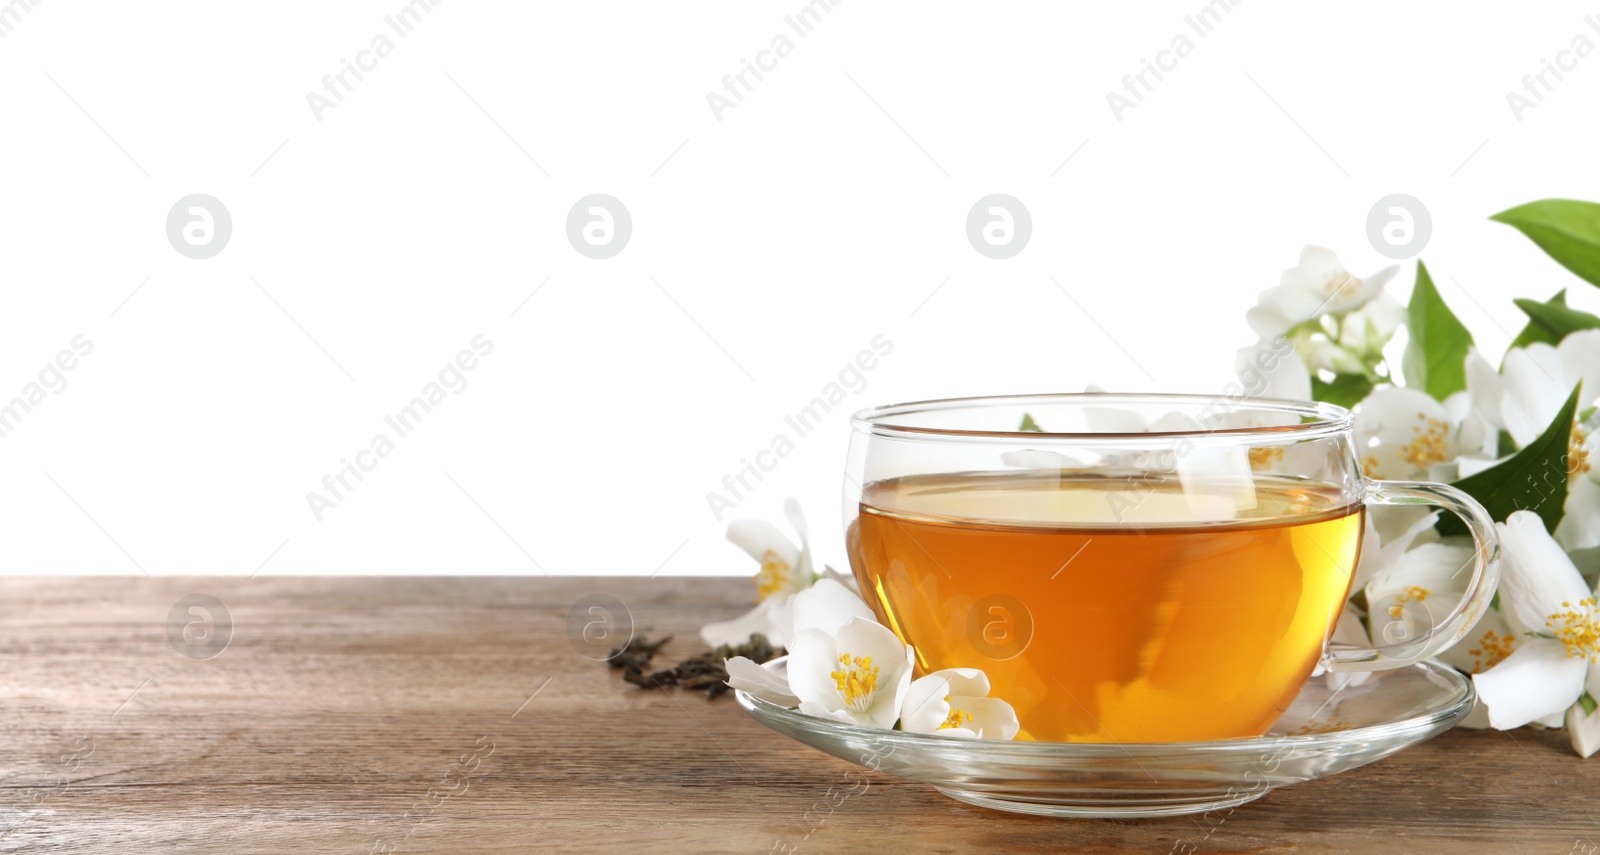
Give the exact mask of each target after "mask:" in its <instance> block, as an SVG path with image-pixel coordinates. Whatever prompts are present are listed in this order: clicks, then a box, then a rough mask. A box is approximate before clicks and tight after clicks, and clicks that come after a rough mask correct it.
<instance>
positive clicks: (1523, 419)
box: [1500, 342, 1578, 448]
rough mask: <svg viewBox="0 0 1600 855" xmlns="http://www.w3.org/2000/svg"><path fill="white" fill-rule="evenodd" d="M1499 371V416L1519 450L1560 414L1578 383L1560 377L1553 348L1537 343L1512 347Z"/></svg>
mask: <svg viewBox="0 0 1600 855" xmlns="http://www.w3.org/2000/svg"><path fill="white" fill-rule="evenodd" d="M1500 370H1501V372H1502V374H1503V375H1504V377H1505V386H1504V388H1505V394H1504V397H1502V398H1501V400H1500V415H1501V417H1502V418H1504V419H1505V423H1506V430H1507V431H1508V432H1510V434H1511V438H1512V439H1513V440H1515V441H1516V443H1517V447H1518V448H1521V447H1523V446H1525V445H1527V444H1528V443H1530V442H1533V441H1534V440H1535V439H1537V438H1538V436H1539V434H1541V433H1543V432H1544V429H1545V428H1547V427H1549V426H1550V420H1551V419H1554V418H1555V417H1556V414H1557V413H1559V412H1561V405H1562V404H1565V403H1566V402H1567V396H1568V395H1571V394H1572V387H1573V385H1575V384H1576V383H1577V382H1578V381H1577V378H1573V379H1572V380H1570V381H1569V380H1567V378H1565V377H1563V376H1562V373H1563V372H1562V368H1561V357H1560V355H1559V354H1558V353H1557V352H1556V349H1555V348H1553V347H1551V346H1550V345H1548V344H1543V343H1538V342H1536V343H1534V344H1530V345H1528V346H1527V347H1526V348H1512V349H1511V351H1510V352H1508V353H1507V354H1506V359H1505V365H1504V366H1502V368H1501V369H1500Z"/></svg>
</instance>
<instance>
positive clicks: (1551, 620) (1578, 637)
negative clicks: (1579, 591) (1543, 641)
mask: <svg viewBox="0 0 1600 855" xmlns="http://www.w3.org/2000/svg"><path fill="white" fill-rule="evenodd" d="M1561 607H1562V608H1563V609H1565V610H1566V611H1561V612H1556V613H1555V614H1553V615H1551V616H1549V617H1548V618H1546V619H1545V625H1546V626H1548V627H1549V628H1550V631H1551V632H1554V633H1555V635H1556V638H1557V639H1558V640H1559V641H1560V642H1561V643H1562V644H1565V645H1566V646H1567V658H1569V659H1587V660H1589V661H1590V662H1600V614H1596V613H1595V606H1594V598H1593V597H1585V598H1584V599H1582V600H1579V601H1578V605H1577V606H1576V607H1574V606H1573V605H1572V603H1562V604H1561Z"/></svg>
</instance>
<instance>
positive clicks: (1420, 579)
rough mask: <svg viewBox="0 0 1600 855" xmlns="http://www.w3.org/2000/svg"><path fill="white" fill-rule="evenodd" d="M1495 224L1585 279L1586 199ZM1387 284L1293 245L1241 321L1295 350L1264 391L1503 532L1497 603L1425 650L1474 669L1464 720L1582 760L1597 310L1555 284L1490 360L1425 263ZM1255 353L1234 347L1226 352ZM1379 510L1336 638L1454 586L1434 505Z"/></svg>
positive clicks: (1464, 547) (1598, 470)
mask: <svg viewBox="0 0 1600 855" xmlns="http://www.w3.org/2000/svg"><path fill="white" fill-rule="evenodd" d="M1495 219H1497V220H1500V221H1501V222H1506V223H1509V224H1511V225H1514V226H1517V227H1518V228H1520V229H1522V230H1523V231H1524V232H1525V233H1527V234H1528V235H1529V236H1530V237H1532V238H1533V239H1534V240H1535V241H1536V242H1537V243H1539V244H1540V246H1541V247H1542V248H1544V249H1545V251H1546V252H1547V253H1549V254H1550V255H1551V256H1552V257H1553V258H1555V260H1557V261H1559V262H1561V263H1562V264H1563V265H1565V266H1566V267H1568V268H1569V269H1571V270H1572V271H1573V272H1576V273H1578V274H1579V275H1580V276H1583V277H1584V278H1586V279H1588V280H1589V281H1590V282H1591V283H1593V284H1596V285H1600V281H1596V280H1597V278H1600V277H1596V275H1595V271H1597V270H1600V234H1594V235H1588V236H1587V239H1585V237H1584V236H1585V234H1587V232H1586V231H1585V230H1588V231H1593V230H1594V229H1595V227H1594V226H1592V225H1589V224H1592V223H1600V205H1593V204H1590V203H1579V202H1565V201H1556V202H1536V203H1533V204H1531V205H1525V206H1522V207H1521V208H1515V209H1512V210H1511V211H1507V212H1505V213H1503V214H1500V215H1497V216H1496V217H1495ZM1550 234H1555V235H1557V237H1556V238H1550V237H1548V235H1550ZM1393 274H1394V269H1393V268H1390V269H1387V270H1384V271H1382V272H1380V273H1377V274H1375V275H1373V276H1369V277H1367V278H1366V279H1360V278H1357V277H1355V276H1354V275H1352V274H1350V273H1349V272H1348V271H1346V270H1345V269H1344V267H1343V265H1341V264H1340V263H1339V261H1338V259H1337V257H1336V256H1335V255H1334V254H1333V253H1332V252H1331V251H1329V250H1326V249H1322V248H1320V247H1307V248H1306V249H1305V251H1304V252H1303V253H1302V255H1301V258H1300V264H1299V265H1298V266H1297V267H1295V268H1293V269H1291V270H1289V271H1288V272H1286V273H1285V274H1284V276H1283V280H1282V282H1281V283H1280V284H1279V285H1278V286H1277V287H1276V288H1273V289H1270V290H1268V291H1265V292H1263V293H1262V294H1261V295H1260V297H1259V300H1258V304H1257V305H1256V306H1255V307H1254V308H1252V309H1251V310H1250V311H1249V313H1248V314H1247V320H1248V322H1249V324H1250V326H1251V328H1252V329H1253V330H1254V331H1255V333H1256V334H1257V335H1259V336H1261V337H1262V341H1263V343H1264V342H1266V341H1268V340H1280V341H1281V340H1283V339H1287V340H1288V341H1291V342H1293V344H1294V349H1295V352H1296V354H1297V355H1298V356H1299V358H1298V359H1290V360H1285V362H1286V363H1288V364H1287V366H1285V367H1282V368H1280V369H1279V371H1278V372H1277V376H1275V377H1274V379H1273V384H1272V387H1273V388H1272V391H1271V394H1273V395H1274V396H1281V397H1312V398H1316V399H1318V400H1322V401H1328V402H1331V403H1336V404H1340V405H1343V406H1348V407H1353V408H1354V410H1355V442H1356V447H1357V453H1358V456H1359V459H1360V462H1361V467H1362V470H1363V473H1364V474H1365V475H1367V476H1368V477H1371V478H1380V479H1426V480H1434V481H1444V482H1450V483H1453V484H1454V485H1455V486H1457V487H1458V488H1460V489H1462V490H1464V491H1465V492H1467V493H1468V494H1470V495H1472V496H1473V497H1474V498H1476V499H1478V501H1479V502H1480V503H1482V504H1483V505H1484V506H1485V508H1486V509H1488V510H1489V512H1490V514H1491V515H1492V516H1493V517H1494V518H1495V520H1496V521H1497V526H1498V528H1499V531H1500V538H1501V556H1502V580H1501V586H1500V590H1499V596H1498V597H1497V598H1496V600H1495V604H1494V606H1493V607H1492V608H1490V609H1489V610H1487V611H1486V612H1485V613H1484V614H1483V615H1482V616H1481V617H1480V618H1479V620H1478V622H1477V624H1476V626H1474V627H1473V628H1472V629H1471V630H1470V631H1469V632H1468V633H1467V634H1466V636H1465V637H1464V639H1463V640H1462V641H1461V642H1460V643H1458V644H1457V645H1456V646H1454V647H1453V648H1451V649H1450V650H1447V651H1446V652H1445V653H1443V654H1442V655H1441V656H1440V657H1439V658H1440V659H1441V660H1442V661H1444V662H1446V663H1448V664H1449V665H1451V666H1453V667H1456V668H1458V669H1460V670H1461V671H1463V672H1465V673H1469V674H1471V675H1472V679H1473V683H1474V685H1475V687H1476V689H1477V691H1478V697H1479V700H1480V705H1479V708H1478V710H1476V711H1475V712H1474V714H1473V716H1472V717H1470V718H1469V719H1468V720H1467V722H1466V724H1468V725H1469V726H1478V727H1485V726H1488V727H1493V728H1497V729H1510V728H1514V727H1520V726H1523V725H1527V724H1533V725H1536V726H1543V727H1562V726H1565V727H1566V728H1567V729H1568V731H1569V734H1570V736H1571V740H1572V745H1573V747H1574V749H1575V750H1576V751H1577V752H1578V753H1579V754H1581V755H1583V756H1585V757H1588V756H1590V755H1592V754H1594V753H1595V752H1596V751H1597V750H1600V710H1597V704H1596V699H1597V698H1600V610H1597V607H1596V600H1597V595H1596V591H1595V583H1596V579H1595V577H1596V576H1597V575H1600V465H1597V464H1600V456H1596V451H1597V449H1596V445H1597V440H1600V435H1597V434H1600V430H1597V428H1600V413H1597V412H1596V408H1595V407H1594V406H1593V403H1592V402H1593V401H1594V399H1595V395H1596V393H1597V392H1600V317H1596V316H1595V315H1592V314H1588V313H1585V312H1582V311H1579V310H1577V309H1573V308H1571V307H1569V306H1567V302H1566V292H1565V291H1564V290H1563V291H1562V292H1561V293H1559V294H1557V295H1556V296H1555V297H1554V298H1552V299H1551V300H1549V301H1546V302H1543V303H1541V302H1537V301H1533V300H1518V301H1516V302H1517V305H1518V306H1519V307H1520V308H1522V309H1523V311H1524V312H1525V313H1527V314H1528V316H1529V323H1528V326H1527V328H1526V329H1524V330H1523V331H1522V333H1521V334H1520V335H1518V336H1517V338H1516V339H1515V341H1514V342H1513V343H1512V346H1511V347H1510V348H1509V349H1508V351H1507V352H1506V353H1505V355H1504V356H1503V357H1502V358H1501V359H1500V366H1499V367H1498V368H1496V367H1495V366H1494V364H1493V363H1492V361H1491V360H1490V358H1489V357H1488V356H1486V355H1485V353H1484V352H1483V351H1482V350H1481V349H1480V348H1479V347H1477V346H1476V344H1475V343H1474V341H1473V339H1472V336H1471V333H1470V332H1468V330H1467V328H1466V327H1465V325H1463V324H1462V323H1461V322H1460V321H1459V320H1458V319H1457V318H1456V317H1455V315H1454V314H1453V313H1452V312H1451V311H1450V309H1449V308H1448V306H1447V305H1446V304H1445V301H1444V299H1443V297H1442V296H1441V295H1440V293H1439V291H1438V289H1437V288H1435V287H1434V284H1433V281H1432V279H1431V278H1430V276H1429V273H1428V270H1427V267H1426V266H1425V265H1423V264H1422V263H1421V262H1418V264H1417V275H1416V284H1415V286H1414V288H1413V289H1412V294H1411V298H1410V302H1409V305H1408V306H1406V307H1401V306H1400V304H1399V303H1398V302H1396V301H1395V300H1394V299H1392V298H1391V297H1389V296H1388V295H1387V294H1385V293H1383V290H1382V284H1383V283H1384V282H1385V281H1387V280H1388V279H1389V278H1391V277H1392V275H1393ZM1374 283H1376V284H1374ZM1402 328H1403V329H1406V331H1407V333H1408V336H1407V338H1408V340H1407V344H1406V347H1405V352H1404V356H1403V359H1402V361H1401V365H1400V370H1399V372H1395V371H1393V370H1391V366H1390V365H1389V364H1388V362H1387V360H1386V357H1385V355H1384V349H1385V346H1386V345H1387V344H1388V343H1389V341H1390V339H1391V337H1392V336H1393V335H1394V334H1395V333H1396V332H1397V331H1398V330H1400V329H1402ZM1263 346H1264V344H1257V345H1255V346H1252V347H1250V348H1245V349H1244V350H1242V351H1241V352H1240V354H1241V359H1246V358H1248V357H1249V356H1250V355H1253V354H1254V353H1256V352H1257V351H1259V350H1260V349H1261V348H1262V347H1263ZM1402 377H1403V381H1404V382H1403V383H1402V379H1401V378H1402ZM1296 392H1300V393H1301V394H1299V395H1296ZM1382 510H1383V511H1384V512H1388V511H1390V510H1395V511H1397V512H1396V513H1393V514H1388V513H1386V514H1385V515H1384V516H1378V515H1377V514H1372V515H1369V517H1368V520H1367V532H1366V537H1365V539H1364V542H1363V546H1362V553H1361V558H1360V562H1359V567H1358V570H1357V574H1358V575H1357V578H1356V579H1355V580H1354V584H1353V586H1352V589H1351V593H1352V595H1353V596H1352V598H1351V602H1350V604H1349V605H1348V606H1347V610H1346V613H1345V615H1344V616H1343V617H1342V618H1341V620H1340V623H1339V628H1338V630H1337V632H1336V634H1335V638H1336V639H1341V640H1346V641H1357V642H1365V641H1367V640H1368V639H1369V638H1370V639H1371V641H1372V642H1373V643H1375V644H1378V645H1383V644H1385V643H1387V642H1386V640H1385V639H1383V638H1381V637H1380V635H1381V632H1382V629H1383V627H1384V625H1385V624H1386V621H1387V620H1388V619H1387V618H1386V617H1385V616H1384V615H1381V614H1376V612H1378V611H1380V610H1381V606H1380V604H1395V603H1401V604H1407V607H1408V608H1409V607H1412V606H1414V605H1420V606H1421V607H1422V609H1423V610H1425V611H1426V612H1431V613H1432V614H1443V613H1444V612H1447V611H1449V610H1450V608H1452V607H1453V605H1454V603H1455V601H1457V600H1459V598H1460V597H1461V594H1462V589H1463V588H1464V587H1465V584H1466V580H1465V577H1466V576H1467V575H1468V574H1467V573H1466V572H1464V571H1466V570H1467V569H1468V568H1470V567H1471V564H1472V561H1473V553H1474V550H1473V547H1472V545H1471V543H1470V541H1469V540H1467V539H1466V538H1464V537H1458V536H1452V535H1451V534H1449V532H1450V529H1448V528H1446V527H1444V526H1440V525H1437V523H1438V522H1439V515H1438V513H1437V512H1433V513H1423V512H1422V511H1421V510H1420V509H1418V510H1412V509H1382ZM1580 568H1581V570H1580Z"/></svg>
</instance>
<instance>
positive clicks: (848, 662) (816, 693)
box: [730, 579, 915, 728]
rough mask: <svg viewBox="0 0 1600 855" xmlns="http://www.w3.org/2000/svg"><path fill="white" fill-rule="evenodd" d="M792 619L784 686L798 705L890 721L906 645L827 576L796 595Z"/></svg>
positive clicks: (909, 654)
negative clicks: (786, 678) (787, 676)
mask: <svg viewBox="0 0 1600 855" xmlns="http://www.w3.org/2000/svg"><path fill="white" fill-rule="evenodd" d="M794 627H795V631H794V639H793V641H792V642H791V644H790V646H789V692H790V694H792V695H794V697H795V698H796V699H798V700H799V704H798V706H799V709H800V711H801V712H803V713H805V714H807V715H814V716H818V717H820V718H833V719H838V720H839V721H843V722H848V723H851V724H864V725H869V726H872V727H881V728H891V727H893V726H894V723H895V722H896V721H897V720H898V719H899V718H900V707H901V704H902V703H903V701H904V699H905V695H906V692H907V690H909V689H910V688H911V667H912V662H913V656H914V655H915V654H914V652H913V651H912V649H911V645H909V644H902V643H901V641H900V639H899V638H897V637H895V634H894V633H893V632H891V631H890V630H889V628H888V627H886V626H884V625H883V624H880V623H878V622H877V620H876V619H874V618H873V616H872V612H871V610H870V609H868V608H867V605H866V603H863V602H862V601H861V599H860V598H859V597H857V596H856V595H855V594H852V593H850V591H849V590H848V589H846V588H845V587H844V586H843V585H840V584H839V583H838V582H834V581H832V580H830V579H824V580H822V581H820V582H818V583H817V584H816V585H814V586H812V587H811V588H810V589H808V590H805V591H802V592H801V593H799V594H796V595H795V597H794ZM730 676H731V675H730Z"/></svg>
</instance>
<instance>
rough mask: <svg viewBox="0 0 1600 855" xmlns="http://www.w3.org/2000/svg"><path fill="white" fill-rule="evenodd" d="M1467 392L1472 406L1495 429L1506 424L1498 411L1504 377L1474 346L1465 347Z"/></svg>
mask: <svg viewBox="0 0 1600 855" xmlns="http://www.w3.org/2000/svg"><path fill="white" fill-rule="evenodd" d="M1467 394H1469V395H1470V396H1471V397H1472V408H1473V410H1474V411H1476V412H1477V414H1478V415H1479V417H1481V418H1482V419H1483V420H1484V421H1486V422H1488V423H1489V424H1490V425H1491V426H1492V427H1494V428H1495V429H1496V430H1499V429H1500V428H1504V427H1505V426H1506V423H1505V420H1504V418H1503V417H1502V416H1501V413H1500V399H1501V398H1502V397H1504V396H1505V379H1504V378H1502V377H1501V376H1500V372H1498V371H1496V370H1494V366H1493V365H1490V364H1489V360H1487V359H1484V358H1483V354H1481V353H1479V352H1478V349H1477V348H1476V347H1473V348H1468V349H1467Z"/></svg>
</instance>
